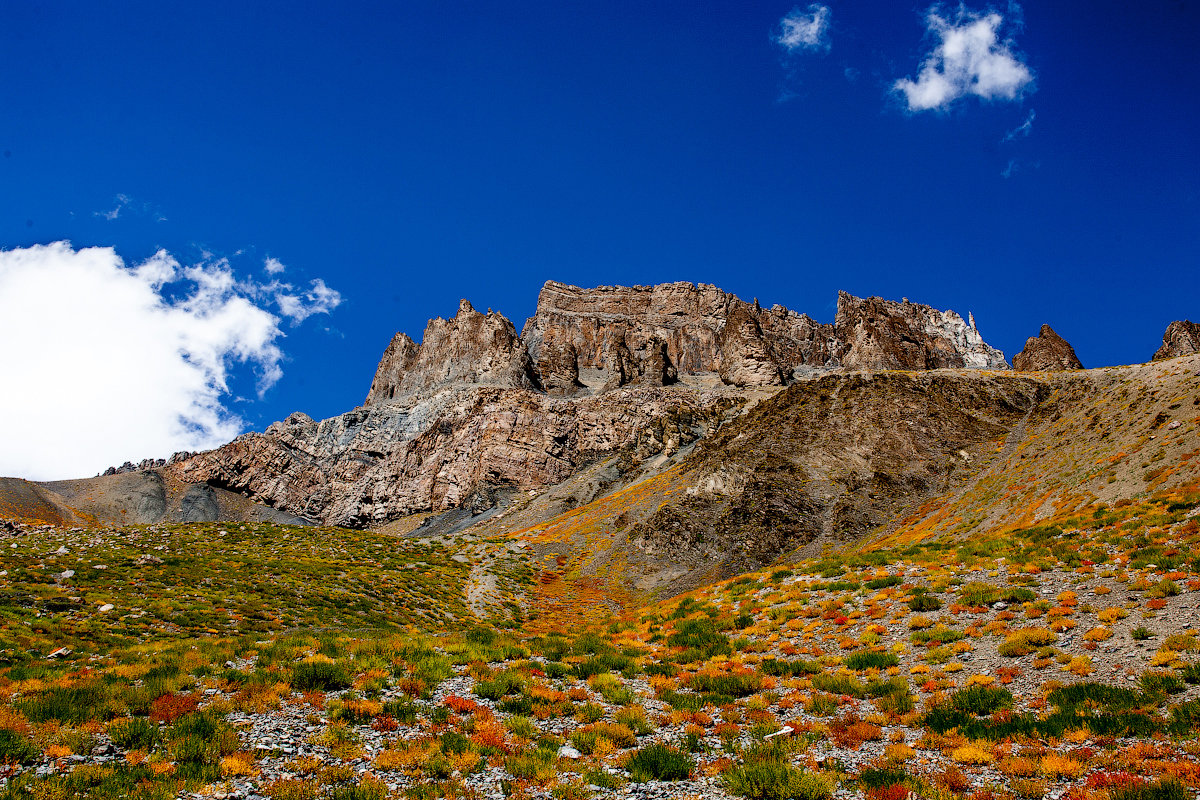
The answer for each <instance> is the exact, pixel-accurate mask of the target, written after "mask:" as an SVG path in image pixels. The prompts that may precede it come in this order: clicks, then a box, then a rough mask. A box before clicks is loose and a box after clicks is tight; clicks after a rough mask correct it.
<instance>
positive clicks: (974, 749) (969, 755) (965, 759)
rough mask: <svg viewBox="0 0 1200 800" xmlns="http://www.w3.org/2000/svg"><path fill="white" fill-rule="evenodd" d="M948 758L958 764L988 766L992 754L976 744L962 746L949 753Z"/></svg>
mask: <svg viewBox="0 0 1200 800" xmlns="http://www.w3.org/2000/svg"><path fill="white" fill-rule="evenodd" d="M950 758H952V759H953V760H954V761H956V762H958V763H959V764H990V763H992V753H991V751H990V750H987V749H985V748H983V747H980V746H979V745H976V744H964V745H963V746H962V747H956V748H954V750H952V751H950Z"/></svg>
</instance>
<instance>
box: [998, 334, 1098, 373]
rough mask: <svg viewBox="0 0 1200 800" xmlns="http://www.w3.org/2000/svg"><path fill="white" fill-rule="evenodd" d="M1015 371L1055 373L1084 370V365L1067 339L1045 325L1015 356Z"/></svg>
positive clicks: (1026, 341) (1027, 340)
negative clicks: (1066, 370) (1065, 370)
mask: <svg viewBox="0 0 1200 800" xmlns="http://www.w3.org/2000/svg"><path fill="white" fill-rule="evenodd" d="M1013 369H1015V370H1020V371H1022V372H1036V371H1042V370H1044V371H1047V372H1055V371H1058V370H1064V369H1083V363H1082V362H1081V361H1080V360H1079V356H1077V355H1075V348H1074V347H1071V345H1070V344H1068V343H1067V340H1066V339H1064V338H1062V337H1061V336H1059V335H1058V334H1057V333H1055V332H1054V329H1053V328H1051V327H1050V326H1049V325H1043V326H1042V329H1041V331H1040V332H1039V333H1038V335H1037V336H1030V337H1029V338H1028V339H1026V340H1025V347H1024V348H1022V350H1021V352H1019V353H1017V354H1016V355H1015V356H1013Z"/></svg>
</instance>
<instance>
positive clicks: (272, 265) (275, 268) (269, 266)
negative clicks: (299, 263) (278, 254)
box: [263, 257, 287, 275]
mask: <svg viewBox="0 0 1200 800" xmlns="http://www.w3.org/2000/svg"><path fill="white" fill-rule="evenodd" d="M263 269H265V270H266V271H267V274H268V275H278V274H279V273H281V272H283V271H284V270H285V269H287V267H285V266H284V265H283V262H282V261H280V260H279V259H278V258H270V257H268V258H267V260H266V261H264V262H263Z"/></svg>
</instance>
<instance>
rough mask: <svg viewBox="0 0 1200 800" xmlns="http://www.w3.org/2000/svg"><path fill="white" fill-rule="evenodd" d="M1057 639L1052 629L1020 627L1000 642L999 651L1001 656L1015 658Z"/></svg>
mask: <svg viewBox="0 0 1200 800" xmlns="http://www.w3.org/2000/svg"><path fill="white" fill-rule="evenodd" d="M1057 640H1058V637H1057V636H1055V635H1054V633H1053V631H1049V630H1046V629H1045V628H1021V629H1020V630H1016V631H1013V632H1012V633H1010V634H1009V635H1008V637H1007V638H1006V639H1005V640H1004V641H1003V642H1001V643H1000V647H999V652H1000V655H1002V656H1009V657H1011V658H1016V657H1019V656H1025V655H1029V654H1030V653H1032V652H1033V651H1035V650H1037V649H1038V648H1039V647H1045V646H1046V645H1049V644H1053V643H1054V642H1055V641H1057Z"/></svg>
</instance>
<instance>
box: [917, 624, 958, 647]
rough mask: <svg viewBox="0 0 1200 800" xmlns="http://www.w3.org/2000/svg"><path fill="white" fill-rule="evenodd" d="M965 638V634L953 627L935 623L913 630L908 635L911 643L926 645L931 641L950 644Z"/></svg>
mask: <svg viewBox="0 0 1200 800" xmlns="http://www.w3.org/2000/svg"><path fill="white" fill-rule="evenodd" d="M964 638H966V634H965V633H963V632H962V631H960V630H955V629H954V628H947V627H946V626H945V625H940V624H939V625H936V626H934V627H932V628H925V629H923V630H919V631H913V632H912V634H911V635H910V636H909V639H910V641H912V643H913V644H923V645H928V644H929V643H931V642H936V643H937V644H950V643H951V642H957V641H958V640H960V639H964Z"/></svg>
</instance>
